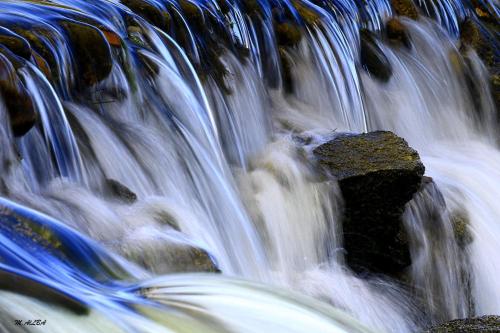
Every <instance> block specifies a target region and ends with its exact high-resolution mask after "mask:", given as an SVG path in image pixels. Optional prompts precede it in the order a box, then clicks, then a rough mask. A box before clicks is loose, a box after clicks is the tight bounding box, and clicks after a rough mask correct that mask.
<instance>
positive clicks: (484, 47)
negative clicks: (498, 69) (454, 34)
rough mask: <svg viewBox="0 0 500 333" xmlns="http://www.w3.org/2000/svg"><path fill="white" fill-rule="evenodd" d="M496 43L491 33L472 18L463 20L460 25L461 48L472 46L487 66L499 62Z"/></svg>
mask: <svg viewBox="0 0 500 333" xmlns="http://www.w3.org/2000/svg"><path fill="white" fill-rule="evenodd" d="M497 43H498V42H497V41H496V40H495V39H494V36H493V34H491V33H490V32H489V31H488V30H486V29H485V27H481V26H480V25H479V24H478V23H477V22H475V21H473V20H472V19H467V20H465V21H464V22H463V23H462V24H461V26H460V48H461V50H464V49H466V48H467V47H472V48H473V49H474V50H476V52H477V54H478V55H479V57H480V58H481V59H482V60H483V61H484V63H485V64H486V65H487V66H488V67H493V66H495V65H498V63H499V57H500V55H499V53H498V50H497V47H496V44H497Z"/></svg>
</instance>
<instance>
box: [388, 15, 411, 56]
mask: <svg viewBox="0 0 500 333" xmlns="http://www.w3.org/2000/svg"><path fill="white" fill-rule="evenodd" d="M385 32H386V35H387V38H388V39H389V41H391V42H392V43H394V44H396V45H404V46H405V47H406V48H408V49H409V48H411V42H410V35H409V34H408V29H406V27H405V26H404V24H403V23H401V21H400V20H398V19H394V18H392V19H390V20H389V21H387V23H386V25H385Z"/></svg>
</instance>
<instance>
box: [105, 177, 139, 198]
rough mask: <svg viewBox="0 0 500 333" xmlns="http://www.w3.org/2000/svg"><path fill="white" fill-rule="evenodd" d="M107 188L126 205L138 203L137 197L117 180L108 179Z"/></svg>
mask: <svg viewBox="0 0 500 333" xmlns="http://www.w3.org/2000/svg"><path fill="white" fill-rule="evenodd" d="M106 187H107V191H108V193H110V194H111V195H112V196H114V197H116V198H118V199H120V200H122V201H124V202H126V203H129V204H131V203H134V202H136V201H137V195H136V194H135V193H134V192H132V191H131V190H130V189H129V188H128V187H126V186H125V185H123V184H122V183H120V182H119V181H117V180H114V179H106Z"/></svg>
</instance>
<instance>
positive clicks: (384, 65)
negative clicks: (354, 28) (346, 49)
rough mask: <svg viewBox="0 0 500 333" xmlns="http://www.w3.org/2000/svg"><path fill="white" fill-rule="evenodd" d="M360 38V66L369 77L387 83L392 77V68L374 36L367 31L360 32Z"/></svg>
mask: <svg viewBox="0 0 500 333" xmlns="http://www.w3.org/2000/svg"><path fill="white" fill-rule="evenodd" d="M360 37H361V52H360V63H361V66H362V67H363V68H364V69H365V70H366V71H367V72H368V73H370V75H371V76H373V77H375V78H377V79H379V80H380V81H382V82H387V81H389V79H390V78H391V76H392V66H391V64H390V62H389V59H387V57H386V56H385V54H384V52H383V51H382V49H381V48H380V47H379V46H378V45H377V43H376V41H375V36H374V35H373V34H372V33H371V32H370V31H368V30H366V29H362V30H361V31H360Z"/></svg>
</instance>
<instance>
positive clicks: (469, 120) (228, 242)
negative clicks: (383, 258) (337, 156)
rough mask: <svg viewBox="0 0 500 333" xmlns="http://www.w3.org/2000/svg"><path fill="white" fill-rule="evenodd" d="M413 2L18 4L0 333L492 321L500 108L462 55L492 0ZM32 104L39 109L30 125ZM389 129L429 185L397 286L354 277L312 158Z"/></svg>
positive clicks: (4, 129)
mask: <svg viewBox="0 0 500 333" xmlns="http://www.w3.org/2000/svg"><path fill="white" fill-rule="evenodd" d="M408 3H409V4H411V6H412V7H411V8H412V10H414V11H415V14H412V13H410V14H403V13H402V12H401V10H400V9H398V7H397V6H396V5H395V4H394V1H388V0H373V1H353V0H339V1H336V0H335V1H330V0H326V1H308V0H299V1H295V0H293V1H292V0H258V1H239V0H221V1H219V0H199V1H198V0H197V1H194V0H147V1H146V0H134V1H132V0H126V1H118V0H116V1H115V0H113V1H106V0H77V1H74V0H53V1H24V0H9V1H4V2H2V3H1V4H0V28H1V29H2V30H0V74H2V73H1V71H5V75H3V74H2V75H0V93H1V94H0V100H1V101H2V103H0V120H1V122H0V141H1V143H2V146H3V149H2V151H1V154H0V159H1V161H0V162H1V163H0V170H1V171H2V172H1V173H0V191H1V198H0V294H1V297H0V331H1V332H4V331H5V332H18V331H19V332H24V331H25V330H24V329H25V328H26V326H24V327H22V326H17V325H16V324H15V321H16V320H20V319H43V320H46V321H47V323H46V325H47V327H48V328H49V330H50V331H51V332H67V331H68V329H69V328H71V329H72V330H73V331H75V332H80V331H81V332H89V331H92V332H101V331H102V332H105V331H106V332H109V331H113V332H114V331H116V332H122V331H123V332H367V333H368V332H372V331H373V332H398V333H401V332H403V333H404V332H417V331H421V330H424V329H425V328H427V327H429V326H430V325H433V324H439V323H442V322H444V321H448V320H452V319H456V318H464V317H473V316H476V315H490V314H496V315H500V284H498V282H497V281H496V276H498V274H500V259H498V258H497V256H496V253H497V252H498V249H499V247H500V224H499V223H498V217H500V208H498V207H497V206H498V205H497V203H496V201H497V200H496V199H497V198H498V197H499V196H500V190H499V189H497V188H496V187H498V186H497V184H499V183H500V150H499V147H498V144H497V135H498V134H497V132H498V124H497V122H498V115H497V114H496V112H497V109H496V105H495V101H494V96H493V95H492V91H491V87H490V84H489V80H490V78H489V75H490V73H489V72H488V70H489V69H488V66H487V64H485V63H484V59H483V58H482V57H483V55H482V54H481V52H478V51H476V50H474V49H472V48H471V49H465V50H464V48H463V47H460V42H459V40H460V38H461V35H460V34H461V29H462V24H463V22H464V21H465V20H467V19H472V20H475V21H474V22H479V18H482V17H488V18H491V17H492V18H493V20H496V22H497V23H498V6H497V4H496V3H495V2H494V1H491V2H489V1H486V2H484V4H482V7H481V8H482V9H481V11H480V12H479V13H478V9H476V12H474V6H475V5H474V4H472V3H469V2H462V1H457V0H429V1H423V0H418V1H417V0H415V1H413V2H412V1H409V2H408ZM397 15H399V16H398V18H397V20H398V24H400V25H401V26H402V27H404V35H401V36H403V37H401V36H400V37H398V38H401V40H399V41H398V42H394V40H391V39H390V38H388V37H387V34H388V32H387V24H388V22H389V21H390V20H391V18H393V17H395V16H397ZM414 15H415V16H416V17H413V16H414ZM417 15H418V16H417ZM478 17H479V18H478ZM11 41H15V43H14V42H12V43H11ZM367 43H368V44H369V46H368V48H371V50H376V52H375V53H377V54H378V56H379V57H381V58H380V59H381V60H380V64H379V65H380V67H385V68H383V69H381V73H378V74H377V73H376V72H375V71H374V70H373V68H370V66H369V64H366V63H363V61H361V60H360V59H364V58H366V52H367V49H366V48H367V46H366V45H367ZM492 43H493V42H492ZM495 43H496V44H498V43H497V41H495ZM496 44H495V45H494V47H498V45H496ZM19 45H21V46H19ZM26 45H27V47H26ZM20 49H21V51H23V52H24V51H25V52H28V53H29V54H28V55H26V54H22V55H20V54H21V53H22V52H21V51H19V50H20ZM26 50H28V51H26ZM494 50H495V52H496V51H497V49H494ZM12 87H14V88H15V89H17V90H18V91H21V92H24V93H23V94H20V93H19V96H17V95H14V94H12V92H11V91H12V90H15V89H14V88H12ZM17 90H16V91H17ZM9 94H10V95H9ZM23 98H24V99H23ZM17 99H19V103H23V102H25V99H26V100H29V101H30V102H29V103H28V102H26V103H25V104H23V106H26V105H29V106H31V109H32V110H31V111H33V112H34V113H35V114H36V121H34V123H35V124H34V125H33V124H32V125H33V127H32V128H30V129H29V130H28V131H27V132H26V133H23V134H22V135H19V130H17V131H16V128H15V123H14V120H13V115H12V103H13V102H12V101H13V100H16V102H17ZM27 109H28V108H24V110H22V111H24V112H25V113H26V112H28V111H29V110H27ZM11 123H12V124H11ZM375 130H390V131H392V132H394V133H396V134H397V135H399V136H400V137H402V138H404V139H405V140H406V141H407V142H408V143H409V145H410V146H412V147H414V148H415V149H416V150H417V151H418V152H419V154H420V157H421V159H422V162H423V164H424V165H425V167H426V176H428V177H430V178H429V183H425V184H423V185H422V188H421V189H420V190H419V192H418V193H416V194H415V196H414V197H413V199H412V200H411V201H410V202H409V203H408V204H407V205H406V209H405V212H404V214H403V222H404V223H403V226H404V227H405V231H406V233H407V234H408V238H409V239H408V244H409V251H410V254H411V260H412V264H411V266H410V267H408V269H407V272H404V278H401V279H398V278H397V277H394V276H389V275H384V274H360V273H357V272H355V271H353V270H352V269H351V268H350V267H349V265H348V263H347V262H346V254H345V251H346V250H345V248H344V244H343V228H342V227H343V226H342V214H343V212H344V209H345V202H344V199H345V198H343V196H342V192H341V190H340V188H339V184H338V182H337V181H336V180H335V179H328V180H325V177H324V175H321V174H320V173H319V172H318V170H317V168H316V166H315V164H314V163H313V162H312V161H313V160H314V158H313V150H314V149H315V148H316V147H318V146H319V145H321V144H323V143H325V142H327V141H329V140H330V139H333V138H335V137H336V136H337V135H338V134H339V133H362V132H367V131H375ZM460 223H461V224H460ZM457 228H461V230H457ZM459 231H460V232H462V234H461V235H459V234H458V232H459ZM464 237H465V238H464ZM359 246H363V244H359ZM183 258H189V259H187V260H188V261H189V260H195V261H196V262H197V263H198V262H199V261H203V262H204V263H206V262H208V264H206V266H207V267H208V268H207V269H202V270H209V271H211V273H205V274H200V273H192V267H191V266H189V264H186V263H184V262H181V261H183V260H185V259H183ZM193 258H195V259H193ZM200 258H201V259H200ZM176 265H177V266H179V267H180V268H176ZM183 265H184V266H183ZM186 267H189V268H188V269H187V268H186ZM174 273H182V274H174ZM19 281H21V283H18V282H19ZM44 325H45V324H44ZM28 328H29V327H28ZM28 330H29V331H31V329H28ZM34 330H35V328H33V331H34Z"/></svg>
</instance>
